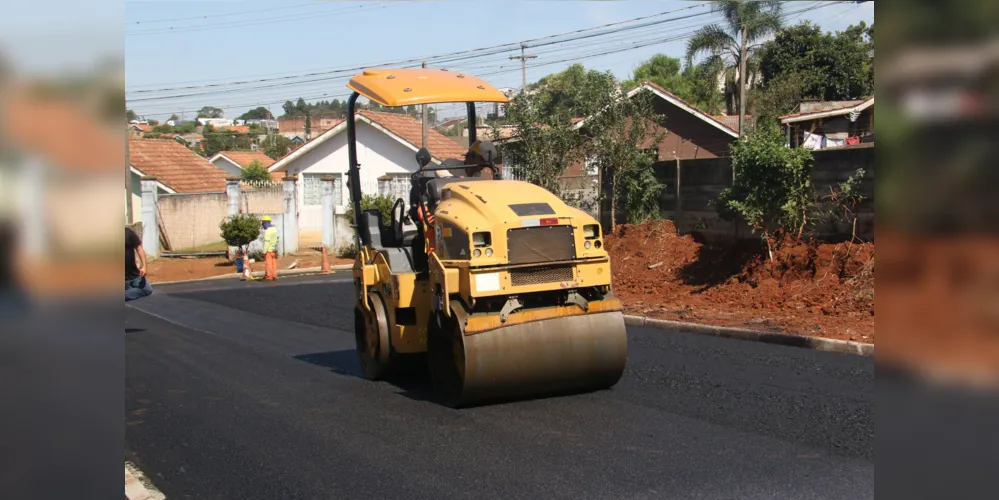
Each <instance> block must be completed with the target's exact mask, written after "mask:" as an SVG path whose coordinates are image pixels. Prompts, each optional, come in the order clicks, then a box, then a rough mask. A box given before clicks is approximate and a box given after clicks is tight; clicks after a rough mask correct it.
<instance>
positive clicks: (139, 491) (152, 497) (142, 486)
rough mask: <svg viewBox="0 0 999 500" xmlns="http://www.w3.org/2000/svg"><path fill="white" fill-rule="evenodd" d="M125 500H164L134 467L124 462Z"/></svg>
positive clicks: (161, 494) (164, 497)
mask: <svg viewBox="0 0 999 500" xmlns="http://www.w3.org/2000/svg"><path fill="white" fill-rule="evenodd" d="M125 498H127V499H128V500H165V499H166V496H165V495H163V493H161V492H160V491H159V490H157V489H156V487H155V486H153V484H152V483H151V482H150V481H149V479H148V478H146V477H145V475H144V474H142V471H140V470H139V469H138V468H137V467H135V465H133V464H131V463H129V462H125Z"/></svg>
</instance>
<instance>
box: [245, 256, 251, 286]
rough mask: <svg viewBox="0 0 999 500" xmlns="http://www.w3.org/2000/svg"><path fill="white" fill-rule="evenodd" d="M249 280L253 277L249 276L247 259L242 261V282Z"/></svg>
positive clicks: (248, 261)
mask: <svg viewBox="0 0 999 500" xmlns="http://www.w3.org/2000/svg"><path fill="white" fill-rule="evenodd" d="M249 279H253V276H252V275H251V274H250V259H249V258H247V259H246V260H244V261H243V280H244V281H246V280H249Z"/></svg>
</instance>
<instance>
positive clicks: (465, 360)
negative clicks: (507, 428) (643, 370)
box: [428, 311, 627, 407]
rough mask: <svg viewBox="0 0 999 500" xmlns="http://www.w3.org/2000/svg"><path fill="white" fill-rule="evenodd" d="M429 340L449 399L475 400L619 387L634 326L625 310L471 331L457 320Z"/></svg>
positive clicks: (436, 374)
mask: <svg viewBox="0 0 999 500" xmlns="http://www.w3.org/2000/svg"><path fill="white" fill-rule="evenodd" d="M440 327H441V330H440V332H441V333H440V334H435V335H432V336H431V337H430V338H429V339H428V342H429V343H430V345H428V351H429V354H430V359H429V361H430V368H431V374H432V375H433V378H434V385H435V387H436V388H437V390H438V393H439V394H440V395H441V397H442V399H443V402H444V404H446V405H448V406H453V407H459V406H468V405H471V404H475V403H484V402H487V401H492V400H509V399H521V398H529V397H538V396H544V395H555V394H560V393H570V392H584V391H588V390H600V389H607V388H610V387H612V386H613V385H614V384H616V383H617V382H618V380H620V378H621V375H622V374H623V373H624V367H625V363H626V358H627V333H626V331H625V324H624V317H623V315H622V313H621V312H620V311H615V312H603V313H592V314H587V315H582V316H569V317H564V318H557V319H548V320H543V321H535V322H531V323H524V324H519V325H512V326H506V327H502V328H498V329H495V330H491V331H487V332H482V333H476V334H473V335H464V334H463V333H462V332H461V330H460V328H459V327H458V323H457V322H456V321H453V319H452V320H451V321H448V322H445V323H443V324H442V325H440Z"/></svg>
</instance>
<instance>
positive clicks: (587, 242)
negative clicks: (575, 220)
mask: <svg viewBox="0 0 999 500" xmlns="http://www.w3.org/2000/svg"><path fill="white" fill-rule="evenodd" d="M583 246H584V247H586V248H587V249H589V248H590V246H591V245H590V242H589V241H586V242H585V243H583Z"/></svg>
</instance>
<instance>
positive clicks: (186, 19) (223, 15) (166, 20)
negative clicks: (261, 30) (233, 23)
mask: <svg viewBox="0 0 999 500" xmlns="http://www.w3.org/2000/svg"><path fill="white" fill-rule="evenodd" d="M315 5H316V4H315V3H304V4H298V5H287V6H282V7H275V8H273V9H261V10H249V11H243V12H227V13H225V14H205V15H202V16H191V17H174V18H170V19H149V20H146V21H129V22H127V23H125V24H156V23H169V22H173V21H193V20H199V19H208V18H210V17H230V16H243V15H246V14H258V13H260V12H273V11H275V10H292V9H298V8H301V7H312V6H315Z"/></svg>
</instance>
